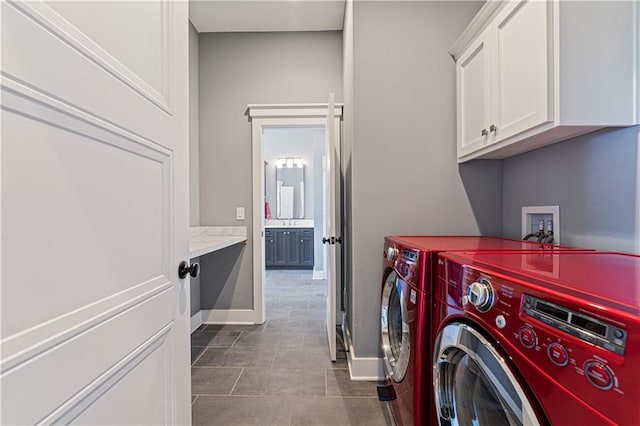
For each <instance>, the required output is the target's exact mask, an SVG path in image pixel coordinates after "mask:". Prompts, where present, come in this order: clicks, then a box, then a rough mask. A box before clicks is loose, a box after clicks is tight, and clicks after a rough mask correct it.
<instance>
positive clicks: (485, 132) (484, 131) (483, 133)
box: [480, 129, 489, 136]
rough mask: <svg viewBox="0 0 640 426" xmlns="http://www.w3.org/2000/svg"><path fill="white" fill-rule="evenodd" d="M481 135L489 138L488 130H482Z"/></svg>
mask: <svg viewBox="0 0 640 426" xmlns="http://www.w3.org/2000/svg"><path fill="white" fill-rule="evenodd" d="M480 134H481V135H482V136H487V135H488V134H489V132H487V129H482V131H481V132H480Z"/></svg>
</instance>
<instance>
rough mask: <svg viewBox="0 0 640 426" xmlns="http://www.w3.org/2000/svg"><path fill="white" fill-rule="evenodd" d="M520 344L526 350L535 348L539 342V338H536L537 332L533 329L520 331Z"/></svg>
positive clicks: (528, 328) (523, 328)
mask: <svg viewBox="0 0 640 426" xmlns="http://www.w3.org/2000/svg"><path fill="white" fill-rule="evenodd" d="M519 335H520V343H522V346H524V347H525V348H529V349H531V348H533V347H534V346H535V345H536V343H537V342H538V337H537V336H536V332H535V331H533V328H531V327H522V328H521V329H520V333H519Z"/></svg>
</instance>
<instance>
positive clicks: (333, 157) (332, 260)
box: [324, 93, 341, 361]
mask: <svg viewBox="0 0 640 426" xmlns="http://www.w3.org/2000/svg"><path fill="white" fill-rule="evenodd" d="M339 137H340V129H339V126H337V125H336V119H335V101H334V94H333V93H330V94H329V101H328V103H327V124H326V132H325V141H326V143H325V152H326V155H325V160H326V167H325V174H326V175H325V181H326V185H325V191H326V194H325V197H326V209H325V216H324V220H325V226H324V229H325V235H326V238H327V240H328V243H326V244H325V246H326V248H327V250H326V253H327V256H326V260H325V261H326V265H327V301H326V309H327V313H326V320H325V323H326V326H327V338H328V341H329V354H330V356H331V360H332V361H335V360H336V294H337V289H338V288H339V287H338V284H339V283H338V279H339V276H340V275H339V274H338V262H337V259H338V258H339V252H338V250H339V249H340V246H341V244H340V241H341V231H340V224H339V215H338V212H339V208H340V202H339V201H340V198H339V197H340V187H339V185H340V174H339V173H340V150H339V146H338V143H339Z"/></svg>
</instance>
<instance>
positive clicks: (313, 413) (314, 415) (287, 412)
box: [191, 270, 393, 426]
mask: <svg viewBox="0 0 640 426" xmlns="http://www.w3.org/2000/svg"><path fill="white" fill-rule="evenodd" d="M325 288H326V282H325V281H321V280H315V281H314V280H312V279H311V271H288V270H272V271H267V274H266V283H265V289H266V305H267V321H266V322H265V323H264V324H261V325H245V326H240V325H224V326H218V325H205V326H202V327H200V328H199V329H198V330H197V331H196V332H195V333H194V334H193V335H192V336H191V345H192V346H191V361H192V368H191V381H192V384H191V386H192V394H193V404H192V412H193V424H194V425H331V426H333V425H367V426H374V425H392V424H393V422H392V420H391V416H390V414H389V410H388V407H387V406H386V403H383V402H379V401H378V399H377V396H376V395H377V394H376V384H377V383H375V382H359V381H358V382H354V381H351V380H350V378H349V370H348V365H347V360H346V353H345V352H344V345H342V342H341V341H340V339H338V340H339V343H338V348H339V350H338V359H337V361H336V362H331V361H330V360H329V351H328V348H327V341H326V340H327V338H326V332H325V330H324V304H325V297H326V293H325V291H326V290H325Z"/></svg>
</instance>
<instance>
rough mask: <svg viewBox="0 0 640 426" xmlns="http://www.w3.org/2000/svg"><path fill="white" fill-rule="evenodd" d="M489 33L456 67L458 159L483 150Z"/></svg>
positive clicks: (487, 121) (487, 115)
mask: <svg viewBox="0 0 640 426" xmlns="http://www.w3.org/2000/svg"><path fill="white" fill-rule="evenodd" d="M490 34H491V32H490V31H485V32H484V33H483V34H481V35H480V37H479V38H478V39H477V40H476V41H474V42H473V43H472V44H471V45H470V46H469V48H468V49H467V51H466V52H465V53H464V54H463V55H462V56H460V59H458V61H457V63H456V84H457V86H458V87H457V97H458V99H457V109H458V111H457V115H458V157H462V156H464V155H467V154H470V153H472V152H474V151H477V150H478V149H480V148H482V147H483V146H484V145H485V144H486V143H487V141H488V136H487V135H488V132H489V124H490V121H491V118H490V113H491V73H490V71H491V55H490V51H489V49H490V47H489V45H488V42H489V38H490V37H489V36H490Z"/></svg>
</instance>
